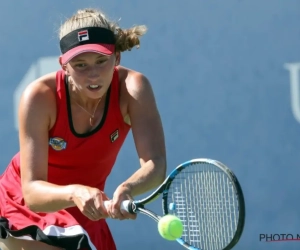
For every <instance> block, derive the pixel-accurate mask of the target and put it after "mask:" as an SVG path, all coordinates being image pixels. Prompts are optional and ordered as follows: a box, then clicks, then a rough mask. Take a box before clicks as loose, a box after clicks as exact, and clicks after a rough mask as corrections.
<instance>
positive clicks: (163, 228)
mask: <svg viewBox="0 0 300 250" xmlns="http://www.w3.org/2000/svg"><path fill="white" fill-rule="evenodd" d="M158 232H159V234H160V235H161V236H162V237H163V238H164V239H166V240H176V239H177V238H180V237H181V235H182V232H183V225H182V222H181V220H180V219H179V218H178V217H176V216H174V215H170V214H168V215H165V216H163V217H162V218H161V219H160V220H159V222H158Z"/></svg>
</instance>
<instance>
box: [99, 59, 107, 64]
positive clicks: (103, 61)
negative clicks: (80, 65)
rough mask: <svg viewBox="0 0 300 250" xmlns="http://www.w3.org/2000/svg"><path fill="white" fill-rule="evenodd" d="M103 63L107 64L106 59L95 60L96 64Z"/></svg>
mask: <svg viewBox="0 0 300 250" xmlns="http://www.w3.org/2000/svg"><path fill="white" fill-rule="evenodd" d="M105 62H107V59H106V58H104V59H99V60H97V64H103V63H105Z"/></svg>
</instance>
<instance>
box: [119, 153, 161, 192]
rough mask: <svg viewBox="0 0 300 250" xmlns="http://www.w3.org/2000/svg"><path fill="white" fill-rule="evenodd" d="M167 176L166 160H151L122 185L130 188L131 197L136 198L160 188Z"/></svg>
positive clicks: (142, 164) (143, 164)
mask: <svg viewBox="0 0 300 250" xmlns="http://www.w3.org/2000/svg"><path fill="white" fill-rule="evenodd" d="M165 176H166V160H165V158H162V159H157V160H150V161H147V162H144V163H143V162H142V163H141V168H139V169H138V170H137V171H136V172H135V173H134V174H133V175H132V176H131V177H129V178H128V179H127V180H126V181H125V182H123V183H122V184H121V185H122V186H125V187H128V188H129V189H130V191H131V195H132V196H133V197H134V196H137V195H140V194H143V193H145V192H148V191H150V190H152V189H154V188H156V187H157V186H159V185H160V184H161V183H162V182H163V181H164V179H165Z"/></svg>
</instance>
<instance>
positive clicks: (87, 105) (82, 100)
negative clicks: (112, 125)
mask: <svg viewBox="0 0 300 250" xmlns="http://www.w3.org/2000/svg"><path fill="white" fill-rule="evenodd" d="M68 82H69V84H68V88H69V94H70V97H71V98H70V99H71V100H73V101H74V102H75V103H76V104H77V105H80V106H81V107H82V108H84V109H86V110H88V111H91V112H92V111H93V110H94V109H95V107H96V106H98V105H99V102H100V100H101V99H102V98H103V96H102V97H100V98H97V99H93V98H89V97H87V96H86V95H83V94H82V92H81V91H80V90H79V89H78V88H77V86H76V85H75V84H73V83H72V82H73V81H72V80H71V79H70V78H69V79H68Z"/></svg>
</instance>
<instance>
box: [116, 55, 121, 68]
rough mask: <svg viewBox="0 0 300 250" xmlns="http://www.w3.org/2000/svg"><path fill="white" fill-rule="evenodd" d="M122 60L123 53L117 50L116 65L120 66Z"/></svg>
mask: <svg viewBox="0 0 300 250" xmlns="http://www.w3.org/2000/svg"><path fill="white" fill-rule="evenodd" d="M120 62H121V53H120V52H116V63H115V64H116V66H118V65H119V64H120Z"/></svg>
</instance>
